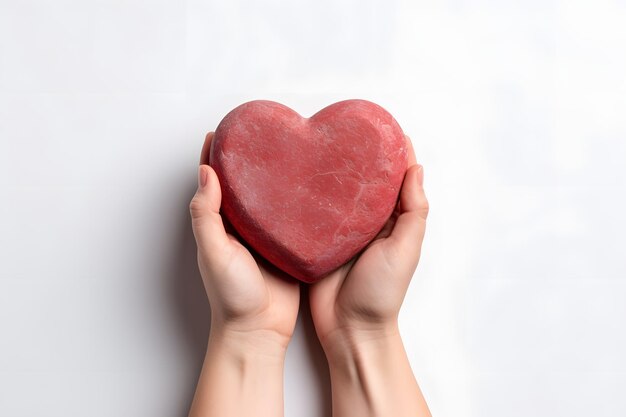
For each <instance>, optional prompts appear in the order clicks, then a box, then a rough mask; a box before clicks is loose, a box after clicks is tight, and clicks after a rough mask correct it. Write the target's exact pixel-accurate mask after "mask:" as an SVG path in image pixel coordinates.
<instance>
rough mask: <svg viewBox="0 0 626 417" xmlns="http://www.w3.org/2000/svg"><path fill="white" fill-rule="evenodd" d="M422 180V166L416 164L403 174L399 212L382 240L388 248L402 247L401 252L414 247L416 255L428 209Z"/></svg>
mask: <svg viewBox="0 0 626 417" xmlns="http://www.w3.org/2000/svg"><path fill="white" fill-rule="evenodd" d="M423 182H424V169H423V167H422V166H421V165H417V164H416V165H413V166H411V167H410V168H409V169H408V170H407V172H406V174H405V177H404V183H403V184H402V189H401V190H400V206H401V212H400V214H399V215H398V218H397V219H396V222H395V225H394V227H393V230H392V231H391V234H390V235H389V237H388V238H387V240H386V241H385V242H384V243H385V245H387V246H390V248H394V249H398V248H402V252H405V251H408V252H412V251H411V250H409V249H408V248H412V247H415V248H416V251H415V252H416V253H417V255H418V256H419V250H420V249H421V245H422V240H423V239H424V232H425V229H426V218H427V217H428V210H429V207H428V200H427V199H426V194H425V193H424V186H423Z"/></svg>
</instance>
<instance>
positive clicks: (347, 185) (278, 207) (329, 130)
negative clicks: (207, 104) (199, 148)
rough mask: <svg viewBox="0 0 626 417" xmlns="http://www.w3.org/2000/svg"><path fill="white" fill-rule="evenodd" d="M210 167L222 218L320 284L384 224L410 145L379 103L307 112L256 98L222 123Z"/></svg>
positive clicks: (282, 264)
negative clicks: (218, 187)
mask: <svg viewBox="0 0 626 417" xmlns="http://www.w3.org/2000/svg"><path fill="white" fill-rule="evenodd" d="M210 164H211V166H212V167H213V168H214V169H215V171H216V173H217V175H218V177H219V179H220V183H221V188H222V214H223V215H225V216H226V217H227V219H228V220H229V222H230V223H231V224H232V225H233V227H234V228H235V230H236V231H237V232H238V233H239V235H240V236H241V238H243V239H244V240H245V241H246V242H247V243H248V244H249V245H250V246H251V247H252V248H253V249H254V250H256V251H257V252H258V253H259V254H261V255H262V256H263V257H264V258H266V259H267V260H268V261H270V262H271V263H272V264H274V265H275V266H277V267H278V268H280V269H282V270H283V271H285V272H287V273H288V274H290V275H291V276H293V277H295V278H297V279H299V280H301V281H304V282H309V283H311V282H315V281H318V280H320V279H321V278H323V277H324V276H326V275H327V274H329V273H330V272H332V271H333V270H335V269H336V268H338V267H339V266H341V265H343V264H344V263H346V262H347V261H349V260H350V259H351V258H352V257H353V256H355V255H356V254H357V253H359V251H361V250H362V249H363V248H364V247H365V246H366V245H367V244H368V243H369V242H370V241H371V240H372V239H373V238H374V237H375V236H376V235H377V233H378V232H379V231H380V229H381V228H382V227H383V225H384V224H385V222H386V221H387V219H388V218H389V217H390V215H391V214H392V212H393V209H394V207H395V204H396V201H397V198H398V194H399V191H400V187H401V184H402V181H403V178H404V173H405V171H406V169H407V146H406V141H405V138H404V134H403V132H402V129H401V128H400V126H399V125H398V123H397V122H396V121H395V119H394V118H393V117H392V116H391V114H389V113H388V112H387V111H386V110H384V109H383V108H382V107H380V106H378V105H376V104H374V103H371V102H369V101H365V100H346V101H341V102H338V103H335V104H332V105H330V106H328V107H326V108H324V109H322V110H321V111H319V112H318V113H316V114H315V115H313V116H312V117H310V118H304V117H302V116H300V115H299V114H298V113H296V112H295V111H293V110H291V109H290V108H288V107H286V106H284V105H282V104H279V103H275V102H272V101H265V100H256V101H251V102H248V103H244V104H242V105H240V106H238V107H236V108H235V109H234V110H232V111H231V112H230V113H228V114H227V115H226V117H224V119H223V120H222V121H221V122H220V124H219V126H218V127H217V129H216V131H215V137H214V139H213V142H212V145H211V155H210Z"/></svg>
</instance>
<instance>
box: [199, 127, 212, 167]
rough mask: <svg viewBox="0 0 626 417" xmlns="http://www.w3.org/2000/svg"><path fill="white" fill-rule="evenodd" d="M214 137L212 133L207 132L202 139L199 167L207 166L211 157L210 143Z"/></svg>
mask: <svg viewBox="0 0 626 417" xmlns="http://www.w3.org/2000/svg"><path fill="white" fill-rule="evenodd" d="M214 136H215V133H214V132H209V133H207V134H206V137H205V138H204V144H203V145H202V151H201V152H200V165H209V157H210V155H211V141H212V140H213V137H214Z"/></svg>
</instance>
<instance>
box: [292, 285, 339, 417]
mask: <svg viewBox="0 0 626 417" xmlns="http://www.w3.org/2000/svg"><path fill="white" fill-rule="evenodd" d="M299 314H300V320H301V322H302V330H303V332H304V341H305V346H306V349H307V353H308V357H309V358H310V360H311V362H312V365H313V369H314V370H315V381H314V384H315V385H317V388H318V389H317V392H319V393H320V394H321V396H322V397H321V398H320V404H322V415H321V417H332V392H331V389H330V371H329V369H328V361H327V360H326V354H325V353H324V349H322V345H320V342H319V339H318V338H317V333H316V331H315V325H314V324H313V318H312V317H311V308H310V306H309V286H308V285H307V284H304V283H301V284H300V312H299Z"/></svg>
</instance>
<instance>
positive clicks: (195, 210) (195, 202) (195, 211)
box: [189, 196, 202, 219]
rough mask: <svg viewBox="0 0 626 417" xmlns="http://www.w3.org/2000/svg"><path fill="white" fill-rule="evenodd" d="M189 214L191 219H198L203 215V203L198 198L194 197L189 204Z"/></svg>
mask: <svg viewBox="0 0 626 417" xmlns="http://www.w3.org/2000/svg"><path fill="white" fill-rule="evenodd" d="M189 212H190V213H191V218H193V219H196V218H198V217H200V216H201V215H202V202H201V201H200V199H199V198H198V197H197V196H194V197H193V198H192V199H191V202H190V203H189Z"/></svg>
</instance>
